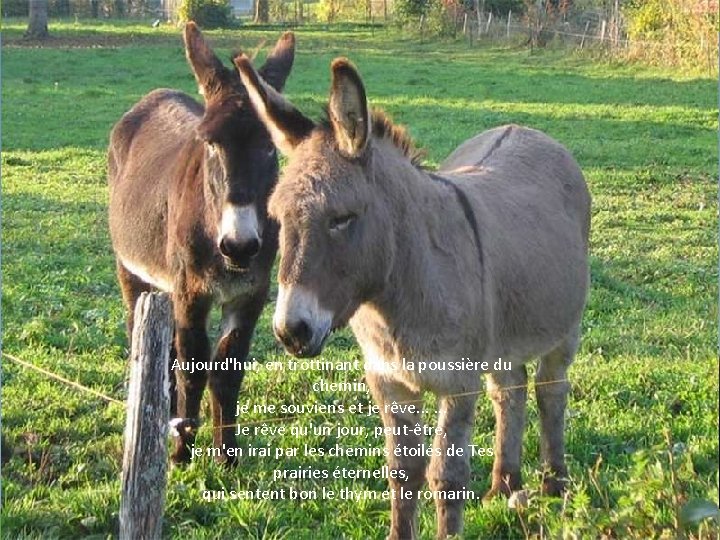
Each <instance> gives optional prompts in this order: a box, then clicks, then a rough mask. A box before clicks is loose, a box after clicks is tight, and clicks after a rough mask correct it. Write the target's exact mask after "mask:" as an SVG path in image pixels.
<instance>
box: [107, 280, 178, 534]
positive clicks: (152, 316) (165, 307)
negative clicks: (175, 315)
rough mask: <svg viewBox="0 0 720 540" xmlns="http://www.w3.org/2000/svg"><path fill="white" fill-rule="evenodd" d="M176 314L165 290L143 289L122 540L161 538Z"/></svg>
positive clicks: (131, 399)
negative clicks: (173, 317) (172, 348)
mask: <svg viewBox="0 0 720 540" xmlns="http://www.w3.org/2000/svg"><path fill="white" fill-rule="evenodd" d="M171 314H172V307H171V302H170V297H169V296H168V295H167V294H165V293H149V294H148V293H143V294H142V295H141V296H140V298H139V299H138V301H137V304H136V305H135V328H134V329H133V336H132V353H131V359H130V386H129V388H128V401H127V419H126V421H125V437H124V440H125V449H124V452H123V472H122V494H121V497H120V539H121V540H138V539H142V540H155V539H159V538H160V537H161V532H162V516H163V507H164V505H165V485H166V482H167V476H166V475H167V436H168V421H169V418H168V417H169V414H170V397H169V395H168V390H169V384H168V358H169V355H170V343H171V340H172V337H173V322H172V317H171Z"/></svg>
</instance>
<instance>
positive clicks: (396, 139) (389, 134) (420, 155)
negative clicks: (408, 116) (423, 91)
mask: <svg viewBox="0 0 720 540" xmlns="http://www.w3.org/2000/svg"><path fill="white" fill-rule="evenodd" d="M326 117H327V118H329V112H326ZM322 124H323V126H324V127H326V128H329V127H330V121H329V120H327V119H326V120H324V121H323V122H322ZM370 124H371V125H372V132H373V135H374V136H376V137H377V138H379V139H387V140H389V141H390V142H392V143H393V145H394V146H395V147H396V148H397V149H398V150H400V151H401V152H402V154H403V155H404V156H405V157H406V158H408V159H409V160H410V162H411V163H412V164H413V165H414V166H416V167H421V166H422V162H423V159H424V158H425V150H423V149H421V148H418V147H417V146H415V141H413V140H412V137H411V136H410V134H409V133H408V132H407V129H406V128H405V126H400V125H397V124H395V123H393V121H392V120H391V118H390V117H389V116H388V115H387V113H386V112H385V111H383V110H382V109H378V108H373V110H372V113H371V120H370Z"/></svg>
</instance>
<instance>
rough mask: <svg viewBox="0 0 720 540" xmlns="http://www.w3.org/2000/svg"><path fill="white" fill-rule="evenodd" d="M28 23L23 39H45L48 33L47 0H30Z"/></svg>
mask: <svg viewBox="0 0 720 540" xmlns="http://www.w3.org/2000/svg"><path fill="white" fill-rule="evenodd" d="M29 7H30V21H29V23H28V28H27V31H26V32H25V37H26V38H29V39H45V38H47V37H49V36H50V34H49V33H48V0H30V6H29Z"/></svg>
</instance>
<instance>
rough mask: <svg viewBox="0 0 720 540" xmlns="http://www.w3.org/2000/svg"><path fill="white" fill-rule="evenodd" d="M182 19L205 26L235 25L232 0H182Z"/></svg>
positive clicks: (180, 9) (179, 13)
mask: <svg viewBox="0 0 720 540" xmlns="http://www.w3.org/2000/svg"><path fill="white" fill-rule="evenodd" d="M178 17H179V18H180V20H181V21H185V22H187V21H195V22H196V23H197V24H199V25H200V26H201V27H203V28H228V27H231V26H233V17H232V8H231V7H230V0H182V3H181V4H180V8H179V9H178Z"/></svg>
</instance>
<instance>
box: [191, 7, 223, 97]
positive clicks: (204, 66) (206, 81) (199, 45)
mask: <svg viewBox="0 0 720 540" xmlns="http://www.w3.org/2000/svg"><path fill="white" fill-rule="evenodd" d="M183 38H184V40H185V54H186V55H187V59H188V62H189V63H190V67H191V68H192V70H193V73H194V74H195V80H197V82H198V85H199V87H200V93H201V94H203V95H206V94H208V92H211V91H212V90H213V89H214V88H215V87H217V86H218V85H219V84H220V82H221V80H222V73H223V71H224V70H225V68H224V67H223V65H222V62H221V61H220V59H219V58H218V57H217V56H215V53H214V52H213V51H212V49H211V48H210V47H209V46H208V44H207V42H206V41H205V38H204V37H203V35H202V33H200V29H199V28H198V27H197V25H196V24H195V23H194V22H192V21H190V22H188V23H187V24H186V25H185V32H184V34H183Z"/></svg>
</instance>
